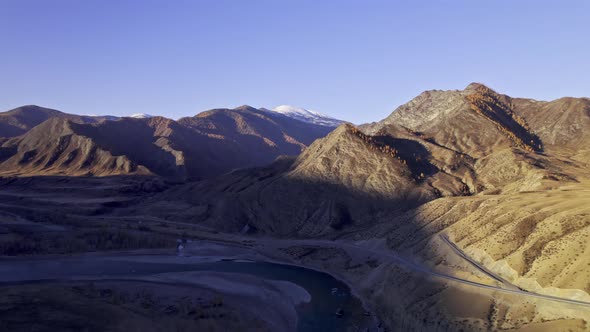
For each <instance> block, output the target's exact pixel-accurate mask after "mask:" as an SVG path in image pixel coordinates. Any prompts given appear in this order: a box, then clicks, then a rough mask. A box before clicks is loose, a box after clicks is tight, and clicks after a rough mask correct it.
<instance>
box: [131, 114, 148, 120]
mask: <svg viewBox="0 0 590 332" xmlns="http://www.w3.org/2000/svg"><path fill="white" fill-rule="evenodd" d="M129 117H130V118H136V119H147V118H151V117H153V115H150V114H146V113H134V114H131V115H130V116H129Z"/></svg>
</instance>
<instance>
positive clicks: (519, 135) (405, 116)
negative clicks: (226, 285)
mask: <svg viewBox="0 0 590 332" xmlns="http://www.w3.org/2000/svg"><path fill="white" fill-rule="evenodd" d="M558 103H559V101H558ZM579 103H581V104H582V105H587V100H585V99H582V100H581V101H580V102H579ZM579 103H572V102H568V103H567V104H564V106H563V107H566V106H568V105H571V107H569V108H567V111H560V112H563V113H567V114H570V113H571V114H573V115H571V116H569V117H565V118H567V119H570V120H568V121H571V122H573V121H576V123H578V124H580V125H581V126H584V127H583V128H585V130H582V129H581V128H582V127H581V128H578V129H576V130H577V131H572V132H571V136H569V139H567V140H562V141H559V142H562V143H559V144H557V145H556V143H554V142H558V140H547V142H545V141H544V140H543V138H544V137H554V134H553V133H554V131H555V130H558V131H560V130H561V129H552V130H549V129H548V128H546V127H544V126H543V125H541V124H538V123H544V122H540V121H539V120H538V119H543V118H549V117H550V116H549V115H547V114H546V113H553V112H555V111H554V110H555V109H559V110H562V109H563V107H559V106H556V105H553V104H551V103H550V104H551V105H553V106H552V107H545V108H535V109H536V110H537V112H542V113H541V114H537V113H535V114H534V115H535V119H534V120H531V121H530V123H531V124H529V118H530V116H531V115H530V113H531V112H532V111H531V110H529V109H526V108H525V107H524V106H518V107H516V106H514V105H516V103H515V102H514V101H513V100H512V99H511V98H509V97H507V96H504V95H501V94H498V93H496V92H495V91H493V90H491V89H489V88H487V87H485V86H483V85H481V84H475V83H474V84H471V85H469V86H468V87H467V88H466V89H464V90H458V91H427V92H424V93H423V94H421V95H420V96H418V97H416V98H415V99H413V100H412V101H410V102H409V103H407V104H405V105H403V106H400V107H399V108H398V109H396V110H395V111H394V112H393V113H392V114H391V115H390V116H389V117H387V118H386V119H384V120H382V121H380V122H377V123H373V124H370V125H366V126H361V128H357V127H354V126H352V125H350V124H343V125H340V126H339V127H338V128H336V129H335V130H334V131H333V132H331V133H330V134H329V135H327V136H326V137H324V138H322V139H319V140H317V141H315V142H314V143H313V144H311V145H310V146H309V147H308V148H307V149H305V151H303V153H301V154H300V155H299V156H298V157H297V158H296V159H294V160H292V161H291V162H290V163H289V166H286V165H287V163H288V162H287V161H285V160H281V161H280V162H278V165H279V166H273V165H271V166H269V167H268V168H265V169H260V170H257V171H252V173H249V172H238V173H235V174H230V175H228V176H227V177H226V178H218V179H216V180H215V183H206V182H205V183H201V184H196V185H195V187H194V188H191V189H188V190H190V191H191V192H193V194H187V195H184V194H182V195H181V196H185V197H195V200H194V201H192V202H191V204H194V205H202V206H215V205H221V206H223V208H222V209H220V210H219V211H220V212H221V214H220V215H218V216H217V215H215V214H211V213H209V212H208V213H207V214H206V215H205V216H204V217H203V218H204V219H203V221H205V222H210V223H211V224H212V225H224V224H225V225H227V223H229V224H231V225H233V226H232V227H235V228H236V229H240V228H241V227H244V226H245V225H246V224H248V225H250V226H253V227H255V228H257V229H259V230H260V231H261V232H265V233H273V234H280V235H287V234H297V235H300V236H318V235H324V234H329V233H337V232H338V231H339V229H340V228H338V229H334V228H330V225H331V221H330V220H331V219H330V218H333V217H334V215H339V214H338V213H340V212H338V213H336V212H335V210H334V209H336V208H335V206H339V208H338V209H340V210H339V211H345V214H346V215H347V216H349V218H350V222H349V223H347V224H349V226H350V227H352V228H353V229H358V228H363V227H366V226H367V224H371V223H372V222H371V220H373V219H374V218H377V216H376V214H377V212H378V211H380V212H381V213H385V212H384V211H389V213H398V212H399V211H406V210H408V209H412V208H415V207H417V206H420V205H422V204H424V203H426V202H429V201H433V200H436V199H438V198H441V197H457V196H473V195H478V194H490V193H494V194H500V193H503V194H512V193H519V192H528V191H533V190H544V189H547V188H552V187H554V186H556V185H558V184H560V183H564V182H565V183H567V182H571V183H575V182H576V181H578V179H577V177H578V175H579V170H580V169H581V168H583V167H585V164H582V163H579V162H575V161H568V160H565V159H564V157H563V156H564V155H559V156H557V155H554V154H553V151H561V150H562V147H563V146H564V144H566V145H567V146H569V144H570V143H569V142H571V141H574V142H583V141H584V137H586V135H587V130H589V129H590V122H588V119H589V117H588V113H587V110H588V108H585V107H586V106H580V104H579ZM521 104H522V102H521ZM521 104H519V105H521ZM543 105H545V104H543ZM584 110H585V111H584ZM249 112H253V113H254V114H258V113H256V111H255V110H254V109H251V110H249ZM545 112H546V113H545ZM585 112H586V113H585ZM564 121H565V120H564ZM220 122H221V121H217V123H220ZM564 126H566V127H567V128H577V127H573V126H572V125H571V124H569V122H566V123H564ZM536 127H537V128H539V129H543V130H545V131H546V132H544V131H541V130H539V134H537V131H536V130H535V129H534V128H536ZM361 129H362V130H361ZM571 130H574V129H571ZM232 132H235V130H232ZM577 147H578V150H575V151H572V152H569V153H570V154H569V155H572V156H573V155H575V156H580V155H581V154H583V153H585V152H584V151H587V150H586V149H587V148H586V145H584V144H582V143H579V144H578V145H577ZM568 151H569V150H568ZM587 161H588V160H587V159H586V162H587ZM194 192H200V193H201V194H196V193H194ZM205 193H207V194H205ZM215 193H217V194H215ZM380 204H385V205H386V206H387V207H383V206H381V205H380ZM227 206H231V208H227ZM300 207H305V208H304V209H302V208H300ZM208 211H209V210H208ZM223 211H228V213H232V214H233V213H235V211H248V212H247V213H246V215H239V216H234V215H225V214H224V213H225V212H223ZM342 213H344V212H342ZM199 218H201V217H196V219H197V220H199ZM379 218H380V217H379ZM230 220H233V222H231V221H230ZM277 220H288V222H287V223H285V224H282V223H280V222H277ZM349 231H350V230H349Z"/></svg>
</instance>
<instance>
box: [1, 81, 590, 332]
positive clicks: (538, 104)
mask: <svg viewBox="0 0 590 332" xmlns="http://www.w3.org/2000/svg"><path fill="white" fill-rule="evenodd" d="M56 112H57V113H56ZM31 114H33V115H34V116H33V115H31ZM64 114H65V113H61V112H58V111H54V110H47V109H42V108H38V107H23V108H20V109H17V110H13V111H10V112H5V113H1V114H0V137H4V138H0V175H1V176H2V178H1V179H0V255H2V257H1V258H0V271H1V272H2V274H3V275H4V276H5V277H3V278H2V279H1V280H0V282H2V284H1V285H0V294H2V295H1V296H0V329H6V330H10V331H30V330H39V331H51V330H56V329H58V330H69V331H77V330H80V329H81V328H86V329H87V330H89V331H99V330H109V331H123V330H130V329H131V330H133V329H135V330H142V331H170V330H173V331H189V330H195V329H196V330H199V329H200V330H219V331H227V330H251V331H259V330H263V331H264V330H268V331H276V330H286V331H289V330H297V329H298V326H299V330H300V331H301V330H304V329H302V328H301V326H303V325H302V324H304V323H306V322H307V319H309V317H310V316H309V312H308V311H309V310H308V311H306V308H309V307H310V306H311V307H313V306H314V305H315V304H314V300H313V299H314V296H316V299H317V295H315V294H317V293H313V292H312V291H310V288H309V287H306V286H302V284H301V283H298V281H297V280H291V281H289V280H286V279H284V278H283V277H280V278H279V277H277V275H276V274H275V275H272V273H271V275H270V276H269V275H266V274H264V273H266V272H264V273H262V272H260V273H259V274H256V273H245V272H243V271H241V272H236V271H233V272H228V271H227V270H211V271H203V270H199V271H197V270H195V269H196V266H198V264H201V263H203V262H219V261H223V260H231V261H242V260H243V261H255V262H267V263H272V264H286V265H289V266H296V267H298V268H304V269H310V270H313V271H317V272H324V273H328V274H329V275H330V276H331V277H333V278H334V280H337V281H338V282H342V283H343V284H344V285H346V287H348V288H349V290H350V294H348V293H347V294H348V295H349V296H350V299H351V300H350V301H352V302H351V304H347V305H350V308H354V309H349V307H347V306H344V305H341V304H338V305H337V306H340V307H338V308H339V309H342V308H344V309H343V314H339V311H335V310H332V309H333V308H332V307H330V308H329V309H326V310H332V311H333V312H328V313H326V314H325V315H324V314H322V315H320V316H321V317H320V318H318V321H319V323H317V324H328V325H330V324H333V322H332V321H330V323H326V321H325V320H326V319H341V320H340V322H343V321H344V320H345V322H346V324H347V325H348V326H347V328H348V330H350V331H356V330H363V329H365V328H368V329H370V330H371V331H383V330H387V331H402V330H403V331H460V330H463V331H586V330H590V167H589V166H590V165H589V164H590V136H589V135H590V99H588V98H562V99H558V100H554V101H536V100H531V99H523V98H513V97H510V96H506V95H503V94H501V93H498V92H496V91H494V90H492V89H490V88H488V87H486V86H484V85H482V84H478V83H473V84H470V85H469V86H467V87H466V88H465V89H463V90H451V91H440V90H433V91H426V92H424V93H422V94H420V95H419V96H418V97H416V98H415V99H413V100H411V101H410V102H408V103H407V104H404V105H402V106H400V107H399V108H397V109H396V110H394V111H393V112H392V113H391V115H390V116H388V117H387V118H385V119H383V120H381V121H378V122H374V123H370V124H364V125H359V126H355V125H352V124H348V123H344V124H341V125H339V126H338V127H330V126H325V125H318V124H312V123H308V122H304V121H300V120H298V119H295V118H292V117H288V116H285V115H283V114H279V113H276V114H275V113H272V112H270V111H269V110H265V109H255V108H251V107H239V108H236V109H216V110H211V111H207V112H203V113H200V114H198V115H196V116H194V117H189V118H183V119H180V120H178V121H174V120H171V119H166V118H162V117H152V118H146V119H134V118H120V119H108V118H92V117H79V116H74V115H64ZM177 247H178V248H177ZM123 256H124V257H127V258H125V260H124V261H125V262H134V263H133V264H139V263H138V262H144V263H146V264H148V263H150V264H156V263H157V264H164V263H165V264H170V266H167V267H161V268H160V267H158V269H157V270H150V269H151V268H150V269H147V268H146V271H144V272H141V273H140V272H137V271H135V270H124V269H123V268H122V269H123V270H124V271H123V270H121V271H122V272H118V271H119V270H116V269H115V268H112V269H113V270H108V271H107V270H105V271H107V272H105V271H102V270H97V271H96V273H94V272H92V274H88V275H84V273H81V272H80V273H78V272H76V273H74V272H72V274H71V280H68V279H67V278H65V277H64V276H63V275H59V274H55V275H54V274H52V273H54V272H51V271H54V270H55V269H59V268H64V269H66V268H68V267H69V266H73V265H68V262H69V261H68V259H79V260H82V261H84V260H87V261H88V262H89V263H88V264H91V262H97V263H96V264H98V262H99V261H100V262H102V260H108V261H109V262H110V261H116V260H117V258H116V257H123ZM131 256H132V257H131ZM105 257H107V258H108V259H107V258H105ZM130 257H131V258H130ZM51 262H55V264H58V265H56V266H53V267H52V266H51V265H50V264H51ZM19 264H20V265H19ZM44 264H49V265H44ZM60 264H61V265H60ZM109 264H111V263H109ZM113 264H114V263H113ZM129 264H131V263H129ZM22 266H28V267H30V269H31V270H26V269H25V268H22V269H21V267H22ZM97 266H99V264H98V265H97ZM109 266H111V265H109ZM117 266H118V265H117ZM122 266H123V265H122ZM138 266H139V265H138ZM150 266H151V265H150ZM179 266H184V267H182V268H180V267H179ZM187 266H190V268H188V267H187ZM110 268H111V267H109V269H110ZM117 268H119V267H117ZM105 269H106V268H105ZM154 269H155V268H154ZM80 271H83V270H80ZM109 271H110V272H109ZM123 272H124V273H123ZM35 273H38V275H39V277H33V275H36V274H35ZM88 273H90V272H88ZM136 273H137V275H136ZM257 273H258V272H257ZM269 273H270V272H269ZM297 273H299V272H297ZM301 273H304V272H301ZM7 276H11V277H7ZM11 278H12V279H11ZM310 278H311V277H310ZM330 280H331V279H330ZM330 282H332V281H330ZM334 282H335V281H334ZM326 283H327V281H326ZM236 290H241V291H236ZM316 291H318V292H321V290H316ZM312 293H313V294H312ZM327 293H328V295H326V296H328V297H327V298H331V297H329V296H331V295H330V294H329V293H330V290H329V289H328V290H327ZM58 294H59V295H58ZM261 294H264V295H261ZM310 294H311V296H310ZM332 295H334V294H332ZM328 302H329V301H328ZM353 302H354V303H353ZM310 303H311V304H310ZM306 306H307V307H306ZM253 307H256V308H258V309H257V310H253V309H252V308H253ZM261 308H266V309H265V310H266V312H268V311H269V310H274V314H264V313H263V311H264V310H262V309H261ZM313 308H316V307H313ZM365 311H366V313H365ZM97 312H98V313H100V316H96V313H97ZM335 314H338V315H335ZM306 315H308V316H306ZM365 315H366V316H365ZM336 316H338V317H336ZM340 316H342V317H340ZM30 317H35V318H34V319H31V318H30ZM312 318H313V319H316V317H315V316H314V317H312ZM313 319H312V321H313V324H316V321H315V320H313ZM33 322H34V323H33ZM298 322H299V325H298ZM302 322H303V323H302ZM336 322H337V320H336ZM309 324H312V323H309ZM309 326H312V325H309ZM313 326H321V325H313ZM309 329H310V330H313V329H312V328H309ZM318 329H319V328H317V329H316V330H318ZM323 330H324V331H325V330H326V329H325V328H323Z"/></svg>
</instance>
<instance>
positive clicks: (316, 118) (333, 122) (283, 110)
mask: <svg viewBox="0 0 590 332" xmlns="http://www.w3.org/2000/svg"><path fill="white" fill-rule="evenodd" d="M261 110H263V111H265V112H269V113H278V114H282V115H285V116H288V117H290V118H293V119H297V120H300V121H303V122H308V123H313V124H316V125H321V126H328V127H337V126H338V125H340V124H342V123H344V121H342V120H338V119H334V118H332V117H329V116H327V115H324V114H321V113H318V112H314V111H310V110H306V109H304V108H300V107H295V106H289V105H281V106H277V107H275V108H273V109H271V110H269V109H266V108H262V109H261Z"/></svg>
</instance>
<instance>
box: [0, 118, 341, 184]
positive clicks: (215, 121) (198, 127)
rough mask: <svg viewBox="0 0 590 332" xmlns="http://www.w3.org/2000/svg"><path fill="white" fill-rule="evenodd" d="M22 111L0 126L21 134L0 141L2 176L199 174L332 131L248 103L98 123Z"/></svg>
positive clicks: (258, 160)
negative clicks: (181, 115)
mask: <svg viewBox="0 0 590 332" xmlns="http://www.w3.org/2000/svg"><path fill="white" fill-rule="evenodd" d="M26 109H27V111H26V112H24V111H19V112H14V111H11V112H7V113H10V114H12V115H11V116H13V117H16V115H14V114H15V113H19V114H21V113H22V114H25V113H26V114H25V115H26V116H20V117H16V118H19V119H21V122H19V126H20V127H14V128H21V127H22V128H21V129H19V130H20V131H16V129H14V130H12V129H11V130H12V131H6V132H0V135H5V136H9V135H8V134H10V133H18V132H23V135H22V136H19V137H13V138H4V139H2V140H1V141H0V144H1V145H0V174H1V175H27V176H30V175H68V176H78V175H96V176H105V175H120V174H128V175H131V174H152V175H159V176H165V177H174V178H182V179H186V178H191V179H199V178H206V177H211V176H215V175H219V174H222V173H225V172H228V171H230V170H232V169H237V168H244V167H252V166H260V165H264V164H268V163H270V162H272V161H273V160H274V159H275V158H277V157H278V156H280V155H297V154H299V153H301V151H302V150H303V149H305V147H306V146H307V145H309V144H310V143H311V142H313V141H314V140H315V139H316V138H319V137H323V136H325V135H326V134H327V133H328V132H330V131H331V130H332V128H330V127H326V126H320V125H314V124H310V123H306V122H302V121H298V120H294V119H292V118H289V117H286V116H282V115H280V114H277V115H273V116H271V115H268V114H266V113H265V112H263V111H260V110H257V109H254V108H251V107H240V108H237V109H219V110H212V111H207V112H203V113H201V114H199V115H197V116H195V117H192V118H183V119H180V120H179V121H174V120H171V119H167V118H163V117H150V118H129V117H127V118H120V119H118V120H117V121H99V119H98V118H94V117H88V118H87V117H78V116H72V115H67V114H65V113H61V112H58V111H45V109H39V108H32V109H31V108H26ZM22 114H21V115H22ZM3 116H6V113H3ZM43 119H45V120H43ZM42 120H43V121H45V122H42V123H41V124H38V123H37V122H39V121H42ZM11 121H12V120H11ZM11 123H14V121H12V122H11ZM25 124H26V125H25ZM34 125H36V127H33V128H32V129H30V128H29V127H30V126H34ZM11 128H12V127H11Z"/></svg>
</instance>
